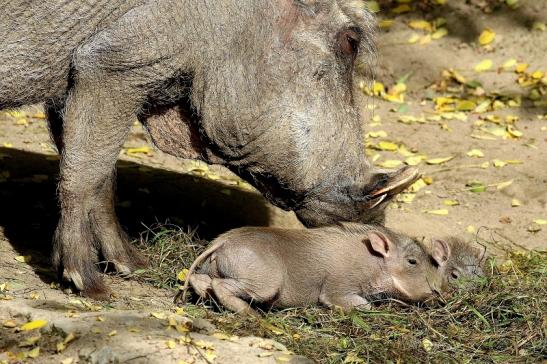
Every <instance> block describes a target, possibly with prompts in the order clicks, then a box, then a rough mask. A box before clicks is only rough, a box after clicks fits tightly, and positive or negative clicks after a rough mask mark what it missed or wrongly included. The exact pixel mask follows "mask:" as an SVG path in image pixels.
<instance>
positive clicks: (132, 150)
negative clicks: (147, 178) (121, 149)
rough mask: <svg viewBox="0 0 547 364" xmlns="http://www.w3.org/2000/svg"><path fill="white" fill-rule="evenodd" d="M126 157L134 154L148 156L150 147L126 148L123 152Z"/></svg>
mask: <svg viewBox="0 0 547 364" xmlns="http://www.w3.org/2000/svg"><path fill="white" fill-rule="evenodd" d="M125 152H126V153H127V154H128V155H135V154H150V152H151V150H150V147H146V146H145V147H139V148H127V150H126V151H125Z"/></svg>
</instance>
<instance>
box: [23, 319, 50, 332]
mask: <svg viewBox="0 0 547 364" xmlns="http://www.w3.org/2000/svg"><path fill="white" fill-rule="evenodd" d="M46 325H47V321H46V320H34V321H30V322H27V323H26V324H24V325H23V326H21V328H20V330H21V331H30V330H36V329H41V328H42V327H44V326H46Z"/></svg>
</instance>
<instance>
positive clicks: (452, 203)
mask: <svg viewBox="0 0 547 364" xmlns="http://www.w3.org/2000/svg"><path fill="white" fill-rule="evenodd" d="M443 203H444V204H445V205H446V206H458V205H459V204H460V202H459V201H458V200H444V201H443Z"/></svg>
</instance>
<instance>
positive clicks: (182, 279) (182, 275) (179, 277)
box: [177, 268, 188, 282]
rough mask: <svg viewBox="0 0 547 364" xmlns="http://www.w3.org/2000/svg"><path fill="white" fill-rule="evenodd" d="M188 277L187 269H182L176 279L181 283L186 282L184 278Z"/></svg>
mask: <svg viewBox="0 0 547 364" xmlns="http://www.w3.org/2000/svg"><path fill="white" fill-rule="evenodd" d="M187 275H188V269H186V268H184V269H183V270H181V271H180V272H179V273H178V274H177V279H178V280H179V281H181V282H184V281H185V280H186V276H187Z"/></svg>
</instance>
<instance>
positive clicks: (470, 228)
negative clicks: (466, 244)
mask: <svg viewBox="0 0 547 364" xmlns="http://www.w3.org/2000/svg"><path fill="white" fill-rule="evenodd" d="M465 231H467V232H468V233H469V234H474V233H476V232H477V228H476V227H474V226H473V225H469V226H468V227H466V228H465Z"/></svg>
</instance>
